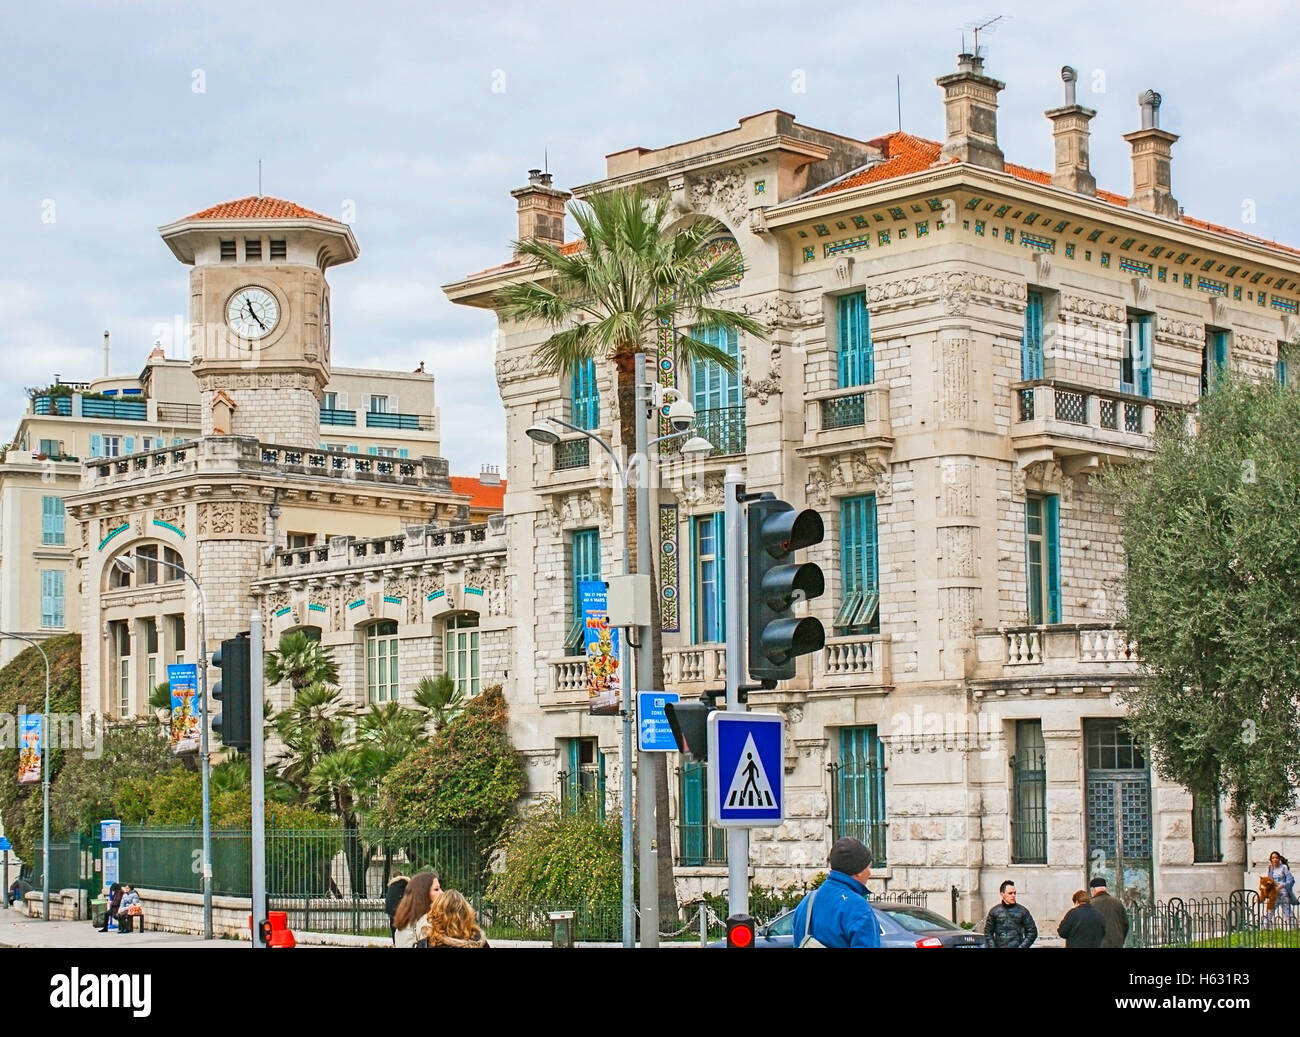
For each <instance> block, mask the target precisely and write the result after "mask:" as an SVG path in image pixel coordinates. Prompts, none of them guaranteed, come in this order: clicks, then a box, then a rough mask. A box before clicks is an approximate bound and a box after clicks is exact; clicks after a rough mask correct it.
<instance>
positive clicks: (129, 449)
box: [122, 436, 135, 454]
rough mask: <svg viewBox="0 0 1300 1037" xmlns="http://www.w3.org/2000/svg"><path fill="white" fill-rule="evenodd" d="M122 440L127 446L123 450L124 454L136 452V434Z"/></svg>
mask: <svg viewBox="0 0 1300 1037" xmlns="http://www.w3.org/2000/svg"><path fill="white" fill-rule="evenodd" d="M122 442H123V443H124V444H125V446H126V449H125V450H123V451H122V452H123V453H124V454H134V453H135V436H127V437H126V438H125V439H124V440H123V441H122Z"/></svg>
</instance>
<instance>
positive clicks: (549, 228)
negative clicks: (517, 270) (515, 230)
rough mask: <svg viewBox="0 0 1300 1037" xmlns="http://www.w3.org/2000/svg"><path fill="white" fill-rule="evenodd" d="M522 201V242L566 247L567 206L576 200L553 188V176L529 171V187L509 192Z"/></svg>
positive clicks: (533, 170)
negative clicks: (565, 217) (565, 209)
mask: <svg viewBox="0 0 1300 1037" xmlns="http://www.w3.org/2000/svg"><path fill="white" fill-rule="evenodd" d="M510 194H511V196H512V197H514V198H517V199H519V240H520V241H543V242H545V243H546V244H548V245H563V244H564V203H565V202H567V201H568V200H569V199H570V198H572V197H573V195H571V194H570V193H569V192H568V191H557V190H556V189H555V188H553V187H552V186H551V174H550V173H543V172H542V171H541V170H540V169H530V170H529V171H528V186H527V187H516V188H515V189H514V190H513V191H511V192H510Z"/></svg>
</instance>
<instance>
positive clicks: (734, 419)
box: [695, 406, 745, 457]
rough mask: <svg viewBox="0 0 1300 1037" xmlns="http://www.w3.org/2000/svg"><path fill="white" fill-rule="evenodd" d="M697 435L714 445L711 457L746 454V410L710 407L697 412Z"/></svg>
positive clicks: (741, 408) (742, 408)
mask: <svg viewBox="0 0 1300 1037" xmlns="http://www.w3.org/2000/svg"><path fill="white" fill-rule="evenodd" d="M695 434H696V435H697V436H703V437H704V438H705V439H707V440H708V441H709V442H710V443H712V444H713V453H711V454H710V455H709V456H710V457H726V456H729V455H731V454H743V453H744V452H745V408H744V407H743V406H741V407H708V408H705V409H704V410H698V411H696V412H695Z"/></svg>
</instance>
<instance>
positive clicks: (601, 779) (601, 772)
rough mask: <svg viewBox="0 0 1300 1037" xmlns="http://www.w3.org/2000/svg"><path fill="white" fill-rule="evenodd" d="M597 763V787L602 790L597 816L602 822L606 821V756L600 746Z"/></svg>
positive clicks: (597, 805)
mask: <svg viewBox="0 0 1300 1037" xmlns="http://www.w3.org/2000/svg"><path fill="white" fill-rule="evenodd" d="M596 763H597V766H598V768H599V769H598V770H597V772H596V775H597V777H596V787H597V789H599V790H600V795H599V797H598V798H597V800H596V816H598V817H599V818H600V819H601V820H602V821H603V820H604V819H605V754H604V753H602V752H601V751H600V746H599V745H598V746H596Z"/></svg>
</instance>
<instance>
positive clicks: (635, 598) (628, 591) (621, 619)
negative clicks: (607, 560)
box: [605, 574, 650, 627]
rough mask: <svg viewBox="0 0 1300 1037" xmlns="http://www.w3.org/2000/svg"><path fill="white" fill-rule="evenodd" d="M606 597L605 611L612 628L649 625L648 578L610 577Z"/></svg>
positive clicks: (637, 576) (633, 576)
mask: <svg viewBox="0 0 1300 1037" xmlns="http://www.w3.org/2000/svg"><path fill="white" fill-rule="evenodd" d="M606 582H607V584H608V586H609V591H608V595H607V597H606V605H605V607H606V611H607V612H608V614H609V625H610V626H612V627H648V626H649V625H650V577H649V575H641V574H633V575H631V576H611V577H610V578H609V580H608V581H606Z"/></svg>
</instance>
